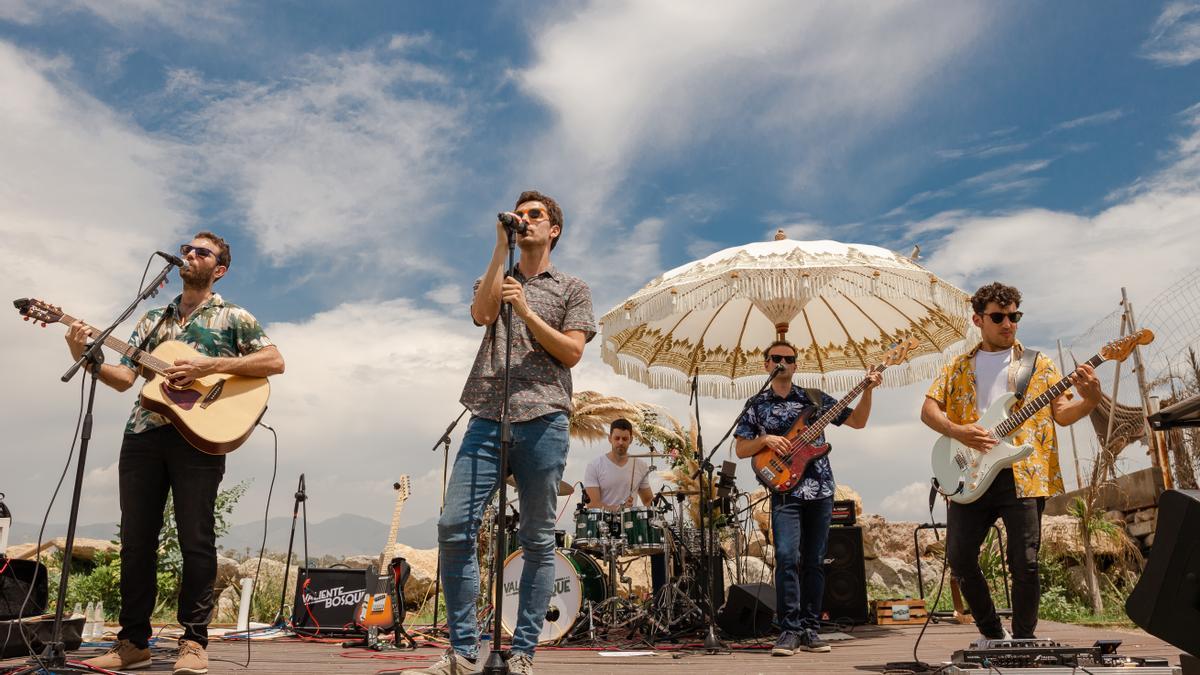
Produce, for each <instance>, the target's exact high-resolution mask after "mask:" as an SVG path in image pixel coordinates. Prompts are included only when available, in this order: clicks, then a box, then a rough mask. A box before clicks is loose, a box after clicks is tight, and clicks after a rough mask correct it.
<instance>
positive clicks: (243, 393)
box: [13, 298, 271, 455]
mask: <svg viewBox="0 0 1200 675" xmlns="http://www.w3.org/2000/svg"><path fill="white" fill-rule="evenodd" d="M13 305H14V306H15V307H16V308H17V311H18V312H20V313H21V315H22V316H24V317H25V319H26V320H27V321H28V320H33V321H34V322H37V323H40V324H41V325H42V327H45V326H46V325H47V324H51V323H62V324H66V325H68V326H69V325H71V324H73V323H75V322H76V321H78V319H76V318H75V317H73V316H71V315H69V314H66V313H64V312H63V311H62V308H61V307H55V306H53V305H50V304H47V303H45V302H42V301H41V300H34V299H32V298H21V299H19V300H14V301H13ZM84 325H87V324H84ZM87 327H88V328H89V329H90V330H91V331H92V334H93V335H99V334H100V333H101V331H100V330H98V329H96V328H94V327H92V326H87ZM104 346H106V347H108V348H109V349H112V350H113V351H115V352H117V353H119V354H120V355H122V356H127V357H129V358H130V359H131V360H132V361H133V362H134V363H136V364H138V365H139V366H141V367H142V368H145V369H146V370H149V371H151V372H153V373H154V376H153V377H151V378H150V380H149V381H148V382H146V384H145V386H143V387H142V392H141V399H140V403H141V406H142V407H143V408H145V409H146V410H150V411H152V412H156V413H158V414H160V415H162V416H163V417H166V418H167V419H168V420H170V421H171V424H172V425H174V426H175V428H176V429H177V430H178V431H179V435H181V436H183V437H184V438H185V439H186V440H187V442H188V443H190V444H192V446H193V447H195V448H196V449H197V450H199V451H201V452H205V453H208V454H210V455H224V454H226V453H229V452H233V451H234V450H236V449H238V447H240V446H241V445H242V443H245V442H246V439H247V438H249V437H250V433H251V432H252V431H254V426H255V425H256V424H258V420H260V419H261V418H262V416H263V413H265V412H266V411H267V399H268V398H269V397H270V395H271V385H270V384H269V383H268V382H267V378H265V377H245V376H242V375H229V374H226V373H213V374H211V375H205V376H204V377H201V378H199V379H197V380H193V381H192V382H191V383H190V384H188V385H187V386H185V387H180V386H177V385H175V384H172V383H171V381H170V380H169V379H168V378H167V375H166V369H167V368H170V367H171V366H172V365H174V363H175V361H176V360H177V359H192V358H196V357H198V356H202V354H201V353H200V352H198V351H196V350H195V349H193V348H192V347H190V346H188V345H186V344H184V343H182V342H179V341H178V340H164V341H163V342H162V343H161V344H159V345H158V346H157V347H155V348H154V351H151V352H147V351H144V350H141V349H138V348H136V347H134V346H132V345H130V344H129V343H127V342H125V341H123V340H121V339H118V338H116V337H113V336H112V335H109V336H108V337H106V338H105V339H104Z"/></svg>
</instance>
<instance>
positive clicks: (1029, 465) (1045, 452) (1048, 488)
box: [925, 342, 1072, 497]
mask: <svg viewBox="0 0 1200 675" xmlns="http://www.w3.org/2000/svg"><path fill="white" fill-rule="evenodd" d="M980 346H981V345H976V346H975V348H974V349H972V350H971V351H969V352H967V353H966V354H963V355H962V356H959V357H957V358H956V359H954V360H953V361H951V362H950V363H948V364H946V367H945V368H944V369H942V374H941V375H939V376H938V377H937V378H936V379H935V380H934V381H933V384H932V385H931V386H930V387H929V392H928V393H926V394H925V395H926V396H928V397H929V398H931V399H933V400H935V401H937V402H938V403H941V404H942V405H944V406H945V408H946V417H948V418H950V421H951V422H953V423H955V424H971V423H973V422H977V421H979V417H980V412H979V410H978V409H977V408H976V405H975V353H976V352H978V351H979V348H980ZM1023 351H1024V347H1022V346H1021V343H1019V342H1018V343H1017V344H1016V345H1014V347H1013V357H1012V363H1013V366H1012V367H1011V368H1010V369H1009V371H1008V390H1009V391H1012V390H1013V389H1014V388H1015V385H1016V371H1017V366H1018V365H1019V363H1020V360H1021V354H1022V352H1023ZM1061 379H1062V375H1061V374H1059V372H1058V367H1057V366H1055V365H1054V361H1053V360H1052V359H1051V358H1050V357H1048V356H1046V355H1045V354H1038V357H1037V363H1036V364H1035V365H1034V371H1033V377H1032V378H1030V380H1029V389H1027V390H1026V392H1025V400H1026V401H1028V400H1032V399H1034V398H1036V397H1038V396H1040V395H1041V394H1043V393H1045V391H1046V390H1047V389H1049V388H1050V387H1052V386H1054V385H1055V384H1057V383H1058V381H1059V380H1061ZM1065 395H1066V396H1067V397H1070V396H1072V394H1071V392H1070V391H1067V392H1066V394H1065ZM1009 442H1011V443H1012V444H1013V445H1024V444H1025V443H1031V444H1032V445H1033V454H1032V455H1030V456H1029V457H1027V458H1025V459H1023V460H1021V461H1019V462H1017V463H1016V464H1014V465H1013V477H1014V478H1015V479H1016V484H1017V497H1050V496H1053V495H1056V494H1061V493H1062V492H1064V488H1063V478H1062V469H1061V468H1060V467H1059V464H1058V435H1057V433H1056V432H1055V429H1054V418H1053V417H1052V416H1051V414H1050V406H1046V407H1044V408H1042V409H1041V410H1039V411H1037V413H1036V414H1035V415H1034V416H1033V417H1031V418H1030V419H1028V420H1026V421H1025V423H1024V424H1022V425H1021V426H1020V428H1018V429H1017V431H1016V433H1014V434H1013V435H1012V438H1010V439H1009Z"/></svg>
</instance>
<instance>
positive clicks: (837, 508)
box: [830, 499, 857, 525]
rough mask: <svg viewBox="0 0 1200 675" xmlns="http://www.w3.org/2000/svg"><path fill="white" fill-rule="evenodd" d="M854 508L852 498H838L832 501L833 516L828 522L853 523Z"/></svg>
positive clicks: (837, 523) (854, 520) (836, 523)
mask: <svg viewBox="0 0 1200 675" xmlns="http://www.w3.org/2000/svg"><path fill="white" fill-rule="evenodd" d="M855 515H856V513H855V508H854V500H853V499H839V500H837V501H835V502H834V503H833V518H832V519H831V520H830V522H831V523H832V524H834V525H853V524H854V523H855V522H857V521H856V519H855Z"/></svg>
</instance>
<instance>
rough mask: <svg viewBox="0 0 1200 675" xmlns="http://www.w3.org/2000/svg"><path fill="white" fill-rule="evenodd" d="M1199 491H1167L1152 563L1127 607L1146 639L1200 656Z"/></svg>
mask: <svg viewBox="0 0 1200 675" xmlns="http://www.w3.org/2000/svg"><path fill="white" fill-rule="evenodd" d="M1198 532H1200V490H1167V491H1166V492H1163V493H1162V495H1161V496H1159V498H1158V525H1157V526H1156V527H1155V529H1154V545H1153V546H1152V547H1151V549H1150V560H1149V561H1148V562H1147V563H1146V569H1145V571H1143V572H1142V578H1141V579H1138V582H1137V586H1135V587H1134V589H1133V592H1132V593H1130V594H1129V598H1128V599H1127V600H1126V601H1125V613H1126V614H1128V615H1129V618H1130V619H1133V622H1134V623H1136V624H1137V625H1139V626H1141V627H1142V628H1143V629H1145V631H1146V632H1147V633H1150V634H1151V635H1154V636H1156V637H1159V638H1162V639H1163V640H1166V641H1167V642H1170V643H1171V644H1172V645H1175V646H1176V647H1178V648H1180V649H1182V650H1183V651H1185V652H1188V653H1190V654H1191V655H1192V656H1200V536H1197V533H1198Z"/></svg>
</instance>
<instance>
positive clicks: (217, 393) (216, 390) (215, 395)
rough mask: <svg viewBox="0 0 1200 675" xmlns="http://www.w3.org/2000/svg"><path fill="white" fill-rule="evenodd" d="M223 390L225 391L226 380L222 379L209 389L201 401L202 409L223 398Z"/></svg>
mask: <svg viewBox="0 0 1200 675" xmlns="http://www.w3.org/2000/svg"><path fill="white" fill-rule="evenodd" d="M223 391H225V380H221V381H220V382H218V383H217V384H216V386H214V387H213V388H212V389H209V390H208V395H207V396H205V397H204V400H202V401H200V409H201V410H203V409H205V408H207V407H208V406H210V405H212V404H213V403H216V401H217V399H219V398H221V392H223Z"/></svg>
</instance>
